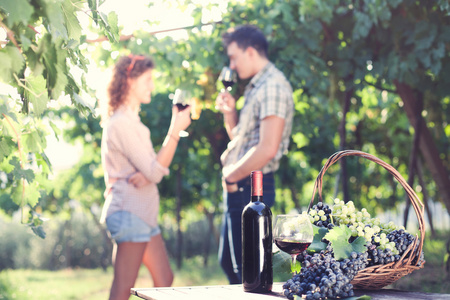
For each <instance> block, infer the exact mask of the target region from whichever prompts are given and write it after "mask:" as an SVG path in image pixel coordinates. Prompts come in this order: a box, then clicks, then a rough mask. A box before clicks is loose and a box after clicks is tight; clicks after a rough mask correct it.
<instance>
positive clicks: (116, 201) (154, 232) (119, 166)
mask: <svg viewBox="0 0 450 300" xmlns="http://www.w3.org/2000/svg"><path fill="white" fill-rule="evenodd" d="M153 68H154V64H153V62H152V60H151V59H150V58H148V57H145V56H139V55H130V56H126V57H122V58H120V59H119V61H118V62H117V64H116V65H115V68H114V73H113V77H112V80H111V82H110V84H109V86H108V98H109V99H108V104H107V110H106V112H105V115H104V117H103V119H102V126H103V137H102V163H103V168H104V172H105V183H106V191H105V205H104V207H103V212H102V220H106V225H107V228H108V231H109V232H110V234H111V237H112V238H113V239H114V241H115V243H114V249H113V265H114V280H113V283H112V286H111V291H110V297H109V299H128V298H129V296H130V288H132V287H133V286H134V283H135V281H136V278H137V275H138V272H139V268H140V266H141V263H144V265H145V266H146V267H147V269H148V270H149V272H150V274H151V276H152V278H153V282H154V285H155V286H157V287H158V286H170V285H171V284H172V281H173V272H172V270H171V268H170V264H169V259H168V256H167V252H166V249H165V245H164V241H163V239H162V237H161V233H160V230H159V227H158V223H157V218H158V212H159V193H158V188H157V186H156V184H157V183H159V182H160V181H161V179H162V177H163V176H165V175H168V174H169V169H168V167H169V165H170V163H171V162H172V158H173V156H174V154H175V150H176V148H177V144H178V141H179V132H180V131H181V130H184V129H186V128H187V127H188V126H189V124H190V123H191V119H190V110H189V109H185V110H183V111H179V110H178V109H177V108H176V106H174V107H172V119H171V122H170V126H169V129H168V132H167V136H166V138H165V140H164V142H163V144H162V147H161V149H160V150H159V152H158V153H156V152H155V151H154V149H153V145H152V142H151V140H150V130H149V129H148V128H147V127H146V126H145V125H144V124H142V122H141V121H140V118H139V115H138V113H139V109H140V106H141V104H147V103H150V101H151V92H152V90H153V89H154V84H153V77H152V76H153V75H152V71H153Z"/></svg>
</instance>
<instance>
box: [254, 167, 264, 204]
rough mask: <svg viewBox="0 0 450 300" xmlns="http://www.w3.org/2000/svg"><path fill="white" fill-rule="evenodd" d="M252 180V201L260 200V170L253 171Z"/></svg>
mask: <svg viewBox="0 0 450 300" xmlns="http://www.w3.org/2000/svg"><path fill="white" fill-rule="evenodd" d="M251 178H252V180H251V182H252V191H251V196H252V202H256V201H262V200H263V199H262V198H263V180H262V179H263V175H262V172H261V171H253V172H252V175H251Z"/></svg>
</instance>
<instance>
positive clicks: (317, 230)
mask: <svg viewBox="0 0 450 300" xmlns="http://www.w3.org/2000/svg"><path fill="white" fill-rule="evenodd" d="M312 227H313V231H314V238H313V241H312V243H311V245H309V247H308V249H307V250H308V252H309V253H318V252H320V251H322V250H325V249H326V248H327V243H324V242H322V239H323V238H324V236H325V235H326V234H327V233H328V229H326V228H324V227H318V226H316V225H312Z"/></svg>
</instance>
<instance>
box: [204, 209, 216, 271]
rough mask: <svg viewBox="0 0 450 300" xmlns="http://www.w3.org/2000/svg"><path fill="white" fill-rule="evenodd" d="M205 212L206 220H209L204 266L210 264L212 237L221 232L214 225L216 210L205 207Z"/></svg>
mask: <svg viewBox="0 0 450 300" xmlns="http://www.w3.org/2000/svg"><path fill="white" fill-rule="evenodd" d="M203 212H204V213H205V216H206V220H207V221H208V234H207V236H206V237H205V239H204V241H205V245H204V250H205V252H204V254H203V266H204V267H207V266H208V258H209V251H210V249H211V237H214V238H216V237H217V236H218V235H219V233H218V232H217V230H216V228H215V227H214V215H215V214H216V213H215V211H213V212H210V211H209V210H207V209H206V208H203Z"/></svg>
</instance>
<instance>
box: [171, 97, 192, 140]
mask: <svg viewBox="0 0 450 300" xmlns="http://www.w3.org/2000/svg"><path fill="white" fill-rule="evenodd" d="M172 104H173V106H172V122H174V117H177V116H179V118H180V120H181V124H179V125H180V126H181V129H180V130H177V128H175V129H176V131H177V132H178V136H180V137H186V136H189V133H187V132H186V131H185V129H186V128H187V127H188V126H189V125H190V124H191V93H190V92H189V91H187V90H182V89H176V90H175V94H174V96H173V100H172ZM186 116H187V117H188V118H186ZM187 120H189V123H188V124H187V125H186V124H185V123H186V121H187ZM183 121H184V122H183Z"/></svg>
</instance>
